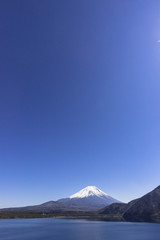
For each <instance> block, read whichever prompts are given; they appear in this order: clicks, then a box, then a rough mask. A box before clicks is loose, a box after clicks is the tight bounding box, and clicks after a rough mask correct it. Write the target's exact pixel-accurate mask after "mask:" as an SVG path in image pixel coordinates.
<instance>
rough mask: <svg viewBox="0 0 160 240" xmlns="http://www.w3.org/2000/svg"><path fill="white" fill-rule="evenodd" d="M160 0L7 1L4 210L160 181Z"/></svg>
mask: <svg viewBox="0 0 160 240" xmlns="http://www.w3.org/2000/svg"><path fill="white" fill-rule="evenodd" d="M158 40H160V1H156V0H155V1H153V0H145V1H144V0H135V1H132V0H122V1H119V0H96V1H95V0H67V1H66V0H64V1H63V0H55V1H54V0H43V1H41V0H27V1H21V0H14V1H13V0H10V1H9V0H1V1H0V207H9V206H23V205H30V204H39V203H42V202H45V201H48V200H56V199H59V198H62V197H66V196H69V195H71V194H73V193H75V192H76V191H78V190H80V189H81V188H84V187H86V186H87V185H95V186H97V187H99V188H100V189H102V190H103V191H105V192H106V193H108V194H110V195H111V196H113V197H115V198H118V199H119V200H121V201H126V202H127V201H129V200H132V199H134V198H137V197H140V196H142V195H143V194H145V193H146V192H148V191H150V190H152V189H153V188H155V187H156V186H157V185H159V184H160V43H159V42H158Z"/></svg>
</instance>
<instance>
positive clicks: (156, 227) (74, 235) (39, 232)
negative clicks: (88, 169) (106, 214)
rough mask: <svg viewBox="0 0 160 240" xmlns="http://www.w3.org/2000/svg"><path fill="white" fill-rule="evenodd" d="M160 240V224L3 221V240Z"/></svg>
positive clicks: (0, 239) (0, 230)
mask: <svg viewBox="0 0 160 240" xmlns="http://www.w3.org/2000/svg"><path fill="white" fill-rule="evenodd" d="M42 239H43V240H53V239H55V240H73V239H74V240H160V224H149V223H115V222H97V221H85V220H66V219H55V218H46V219H10V220H0V240H42Z"/></svg>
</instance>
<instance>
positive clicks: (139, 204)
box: [123, 186, 160, 222]
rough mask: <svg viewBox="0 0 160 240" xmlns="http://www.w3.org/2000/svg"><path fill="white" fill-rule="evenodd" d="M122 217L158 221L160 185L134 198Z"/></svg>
mask: <svg viewBox="0 0 160 240" xmlns="http://www.w3.org/2000/svg"><path fill="white" fill-rule="evenodd" d="M123 217H124V219H125V220H127V221H134V222H135V221H136V222H143V221H145V222H152V221H154V222H160V186H158V187H157V188H156V189H154V190H153V191H152V192H149V193H148V194H146V195H144V196H143V197H141V198H139V199H137V200H135V202H134V203H133V204H132V205H131V206H130V207H129V208H128V209H127V210H126V211H125V212H124V214H123Z"/></svg>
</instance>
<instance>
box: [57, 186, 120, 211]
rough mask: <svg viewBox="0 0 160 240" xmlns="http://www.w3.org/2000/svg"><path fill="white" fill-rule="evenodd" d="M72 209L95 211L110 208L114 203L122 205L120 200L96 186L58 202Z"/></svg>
mask: <svg viewBox="0 0 160 240" xmlns="http://www.w3.org/2000/svg"><path fill="white" fill-rule="evenodd" d="M58 202H59V203H63V204H64V205H65V206H66V207H68V208H70V209H79V210H82V209H83V210H94V209H100V208H103V207H104V206H108V205H110V204H112V203H120V201H119V200H117V199H115V198H113V197H111V196H109V195H108V194H106V193H104V192H103V191H101V190H100V189H99V188H97V187H95V186H88V187H86V188H83V189H82V190H81V191H79V192H77V193H75V194H73V195H71V196H70V197H68V198H63V199H59V200H58Z"/></svg>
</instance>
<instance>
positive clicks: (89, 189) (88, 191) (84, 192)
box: [69, 186, 109, 199]
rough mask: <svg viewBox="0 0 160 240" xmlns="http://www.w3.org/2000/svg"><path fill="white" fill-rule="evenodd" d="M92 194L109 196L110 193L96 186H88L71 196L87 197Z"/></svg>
mask: <svg viewBox="0 0 160 240" xmlns="http://www.w3.org/2000/svg"><path fill="white" fill-rule="evenodd" d="M90 196H97V197H100V198H101V197H102V198H103V197H109V195H108V194H106V193H104V192H102V191H101V190H100V189H99V188H97V187H95V186H88V187H86V188H83V189H82V190H81V191H79V192H77V193H75V194H73V195H71V196H70V197H69V198H70V199H72V198H86V197H90Z"/></svg>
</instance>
